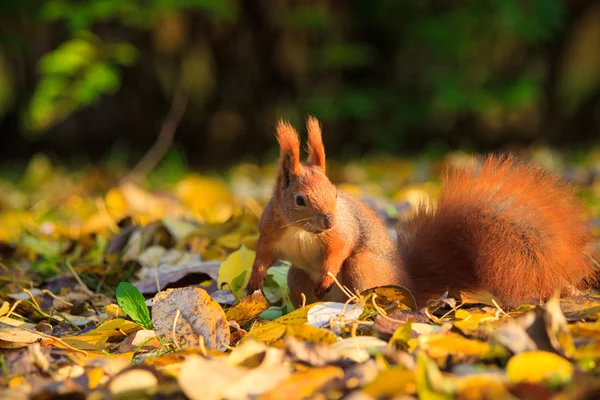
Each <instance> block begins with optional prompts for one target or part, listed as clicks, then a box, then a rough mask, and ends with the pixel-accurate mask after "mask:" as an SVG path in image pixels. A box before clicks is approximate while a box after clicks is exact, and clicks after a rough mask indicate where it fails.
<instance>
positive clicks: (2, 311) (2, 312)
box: [0, 301, 10, 317]
mask: <svg viewBox="0 0 600 400" xmlns="http://www.w3.org/2000/svg"><path fill="white" fill-rule="evenodd" d="M9 310H10V304H8V301H3V302H2V306H1V307H0V317H1V316H3V315H6V314H7V313H8V311H9Z"/></svg>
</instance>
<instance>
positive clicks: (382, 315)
mask: <svg viewBox="0 0 600 400" xmlns="http://www.w3.org/2000/svg"><path fill="white" fill-rule="evenodd" d="M376 298H377V294H376V293H373V297H372V298H371V301H372V302H373V307H374V308H375V310H377V312H378V313H379V315H381V317H382V318H383V319H387V320H388V321H390V322H397V323H400V324H403V323H406V321H400V320H399V319H394V318H390V317H388V316H387V313H386V312H385V310H384V309H383V308H381V306H379V305H378V304H377V303H376V302H375V299H376Z"/></svg>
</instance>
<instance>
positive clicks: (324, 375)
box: [258, 366, 344, 400]
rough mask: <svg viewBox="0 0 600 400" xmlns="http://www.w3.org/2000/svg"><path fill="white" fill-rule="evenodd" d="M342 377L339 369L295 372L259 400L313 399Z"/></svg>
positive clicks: (324, 368)
mask: <svg viewBox="0 0 600 400" xmlns="http://www.w3.org/2000/svg"><path fill="white" fill-rule="evenodd" d="M343 377H344V371H343V370H342V369H341V368H339V367H332V366H330V367H322V368H314V369H310V370H308V371H304V372H297V373H295V374H293V375H292V376H290V377H289V378H288V379H286V380H285V381H283V382H281V383H280V384H279V385H277V387H276V388H274V389H272V390H270V391H268V392H267V393H265V394H263V395H262V396H260V397H259V398H258V399H259V400H278V399H282V400H296V399H298V400H300V399H306V398H315V397H316V395H317V394H318V393H323V391H324V390H325V389H326V388H327V387H328V386H330V385H332V384H335V383H336V381H340V380H341V379H343Z"/></svg>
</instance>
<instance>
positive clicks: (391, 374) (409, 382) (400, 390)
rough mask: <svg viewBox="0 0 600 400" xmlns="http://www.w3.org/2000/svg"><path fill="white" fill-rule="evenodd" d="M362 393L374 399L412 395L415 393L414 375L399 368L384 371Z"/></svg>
mask: <svg viewBox="0 0 600 400" xmlns="http://www.w3.org/2000/svg"><path fill="white" fill-rule="evenodd" d="M362 391H363V392H364V393H366V394H368V395H369V396H371V397H374V398H388V397H394V396H398V395H400V394H405V395H414V394H415V393H416V391H417V385H416V379H415V373H414V372H413V371H407V370H406V369H405V368H404V367H401V366H397V367H392V368H388V369H385V370H383V371H381V373H379V375H377V377H376V378H375V379H374V380H373V381H372V382H371V383H369V384H368V385H366V386H365V387H364V388H363V390H362Z"/></svg>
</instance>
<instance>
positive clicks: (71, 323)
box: [50, 310, 81, 331]
mask: <svg viewBox="0 0 600 400" xmlns="http://www.w3.org/2000/svg"><path fill="white" fill-rule="evenodd" d="M52 314H57V315H58V316H59V317H61V318H62V319H63V321H64V322H66V323H68V324H69V325H71V327H73V329H75V330H76V331H81V328H80V327H78V326H77V325H75V324H74V323H73V321H71V320H70V319H69V318H67V317H65V316H64V315H63V314H62V313H60V312H58V311H56V310H52ZM50 317H51V318H53V319H58V318H56V317H55V316H54V315H50Z"/></svg>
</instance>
